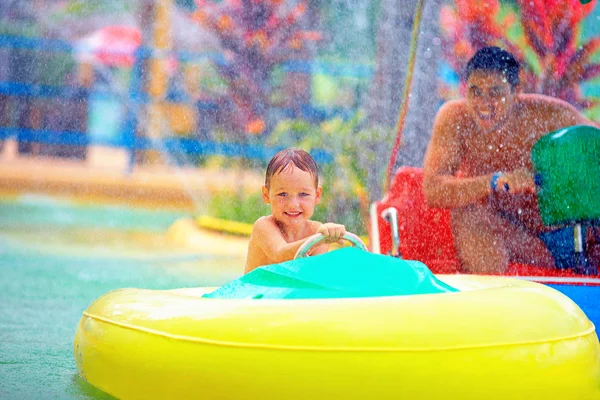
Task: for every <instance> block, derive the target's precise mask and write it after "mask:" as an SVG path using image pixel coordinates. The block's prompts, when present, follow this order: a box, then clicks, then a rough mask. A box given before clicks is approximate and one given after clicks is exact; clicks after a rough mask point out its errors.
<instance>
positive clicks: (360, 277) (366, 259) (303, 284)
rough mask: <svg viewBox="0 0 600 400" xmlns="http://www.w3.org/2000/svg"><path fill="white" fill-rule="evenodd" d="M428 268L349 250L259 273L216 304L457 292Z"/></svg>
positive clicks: (226, 290) (231, 287)
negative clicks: (260, 300) (225, 300)
mask: <svg viewBox="0 0 600 400" xmlns="http://www.w3.org/2000/svg"><path fill="white" fill-rule="evenodd" d="M456 291H457V290H456V289H454V288H452V287H450V286H448V285H447V284H445V283H444V282H442V281H440V280H439V279H437V278H436V277H435V276H434V275H433V274H432V273H431V271H430V270H429V269H428V268H427V267H426V266H425V264H423V263H421V262H419V261H406V260H400V259H397V258H393V257H390V256H384V255H380V254H373V253H369V252H367V251H364V250H360V249H357V248H354V247H346V248H342V249H339V250H336V251H331V252H329V253H326V254H322V255H318V256H313V257H305V258H299V259H297V260H292V261H287V262H284V263H281V264H272V265H267V266H264V267H260V268H257V269H255V270H253V271H251V272H250V273H248V274H246V275H244V276H242V277H240V278H239V279H236V280H234V281H233V282H230V283H228V284H226V285H224V286H222V287H221V288H219V289H217V290H216V291H214V292H212V293H209V294H206V295H204V297H209V298H214V299H326V298H348V297H377V296H403V295H416V294H434V293H446V292H456Z"/></svg>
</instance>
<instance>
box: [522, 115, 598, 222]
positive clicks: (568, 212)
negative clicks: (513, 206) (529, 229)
mask: <svg viewBox="0 0 600 400" xmlns="http://www.w3.org/2000/svg"><path fill="white" fill-rule="evenodd" d="M531 161H532V163H533V168H534V170H535V174H536V181H537V183H538V190H537V194H538V205H539V211H540V214H541V216H542V221H543V222H544V224H545V225H547V226H550V225H559V224H565V223H577V222H584V221H594V220H600V129H597V128H594V127H591V126H582V125H578V126H572V127H568V128H564V129H560V130H558V131H555V132H551V133H548V134H547V135H544V136H543V137H542V138H540V139H539V140H538V141H537V143H536V144H535V145H534V146H533V149H532V152H531Z"/></svg>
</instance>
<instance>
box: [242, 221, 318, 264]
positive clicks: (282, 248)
mask: <svg viewBox="0 0 600 400" xmlns="http://www.w3.org/2000/svg"><path fill="white" fill-rule="evenodd" d="M306 239H307V238H304V239H301V240H296V241H294V242H290V243H288V242H286V240H285V239H284V237H283V235H282V234H281V231H280V230H279V227H278V226H277V225H276V224H275V223H274V222H273V221H272V220H271V219H270V218H268V217H262V218H260V219H259V220H258V221H256V222H255V223H254V227H253V229H252V235H251V237H250V243H249V244H248V247H249V248H248V254H249V255H250V253H251V252H254V251H255V250H260V253H262V254H263V255H264V258H265V261H268V262H266V263H264V264H261V265H266V264H276V263H280V262H284V261H289V260H292V259H293V258H294V256H295V255H296V252H297V251H298V249H299V248H300V246H302V244H304V242H305V241H306ZM251 246H252V247H254V248H250V247H251ZM249 258H250V256H249ZM249 261H251V260H249ZM248 264H250V263H247V265H248ZM254 268H256V267H254Z"/></svg>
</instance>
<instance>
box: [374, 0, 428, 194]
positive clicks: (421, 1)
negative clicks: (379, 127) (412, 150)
mask: <svg viewBox="0 0 600 400" xmlns="http://www.w3.org/2000/svg"><path fill="white" fill-rule="evenodd" d="M424 6H425V0H417V6H416V10H415V20H414V23H413V27H412V32H411V38H410V46H409V49H408V51H409V56H408V67H407V71H406V78H405V80H404V93H403V94H402V104H401V105H400V112H399V115H398V125H397V127H396V141H395V143H394V147H393V148H392V155H391V157H390V163H389V165H388V169H387V179H386V185H385V187H384V190H383V191H384V193H385V192H387V190H388V189H389V187H390V185H391V183H392V174H393V172H394V171H393V170H394V165H395V164H396V159H397V157H398V150H399V149H400V142H401V141H402V131H403V130H404V124H405V122H406V112H407V111H408V103H409V100H410V91H411V89H412V82H413V73H414V70H415V59H416V55H417V44H418V41H419V27H420V25H421V15H422V14H423V8H424Z"/></svg>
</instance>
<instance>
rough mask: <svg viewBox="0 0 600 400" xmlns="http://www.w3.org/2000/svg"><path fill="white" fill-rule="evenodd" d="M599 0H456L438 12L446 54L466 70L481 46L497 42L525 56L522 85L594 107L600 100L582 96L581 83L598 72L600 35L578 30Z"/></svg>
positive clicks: (453, 64) (522, 58) (457, 67)
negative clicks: (505, 1)
mask: <svg viewBox="0 0 600 400" xmlns="http://www.w3.org/2000/svg"><path fill="white" fill-rule="evenodd" d="M596 3H597V0H592V1H589V2H588V3H587V4H582V2H580V1H579V0H516V7H515V6H502V5H501V2H500V1H499V0H455V1H454V7H452V6H445V7H444V8H443V9H442V11H441V13H440V25H441V26H442V30H443V35H444V40H445V42H446V46H444V48H445V49H446V54H445V58H446V60H447V61H448V63H449V64H450V65H451V67H452V68H453V69H454V70H455V71H463V70H464V67H465V65H466V63H467V61H468V59H469V58H470V57H471V56H472V55H473V54H474V52H475V51H476V50H477V49H479V48H481V47H483V46H487V45H499V46H501V47H504V48H506V49H507V50H509V51H511V52H512V53H513V54H514V55H515V56H516V57H517V59H518V60H519V61H520V62H521V66H522V74H521V86H522V89H523V90H524V91H526V92H534V93H544V94H548V95H551V96H554V97H558V98H561V99H563V100H566V101H568V102H570V103H571V104H573V105H575V106H578V107H581V108H588V107H592V106H594V105H596V104H599V103H600V101H599V100H598V99H592V98H584V97H583V96H582V94H581V91H580V86H579V85H580V84H581V83H583V82H585V81H588V80H592V79H594V78H596V77H599V76H600V64H599V63H595V62H593V57H594V55H596V54H598V53H599V52H600V37H595V38H592V39H590V40H588V41H585V42H581V41H580V40H579V32H580V29H581V22H582V21H583V19H584V18H585V17H586V16H587V15H588V14H589V13H590V12H591V11H592V10H593V9H594V7H595V6H596Z"/></svg>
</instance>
